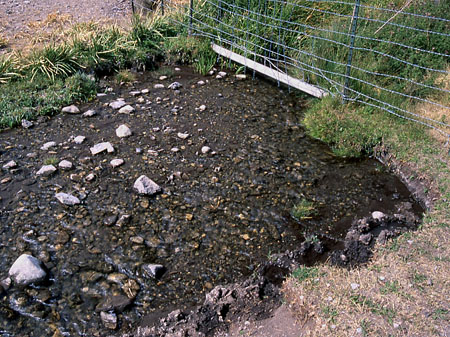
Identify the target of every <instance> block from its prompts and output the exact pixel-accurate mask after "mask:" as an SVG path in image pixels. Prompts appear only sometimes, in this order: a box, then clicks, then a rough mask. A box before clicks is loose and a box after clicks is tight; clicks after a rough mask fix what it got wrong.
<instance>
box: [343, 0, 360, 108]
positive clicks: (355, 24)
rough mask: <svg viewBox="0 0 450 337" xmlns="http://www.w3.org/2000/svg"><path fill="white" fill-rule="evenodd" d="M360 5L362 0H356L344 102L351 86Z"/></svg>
mask: <svg viewBox="0 0 450 337" xmlns="http://www.w3.org/2000/svg"><path fill="white" fill-rule="evenodd" d="M359 5H360V0H355V8H354V9H353V16H352V27H351V33H350V46H349V50H348V58H347V69H346V71H345V84H344V92H343V102H345V101H347V95H348V86H349V82H350V77H349V76H350V71H351V69H352V58H353V46H354V45H355V35H356V26H357V24H358V13H359Z"/></svg>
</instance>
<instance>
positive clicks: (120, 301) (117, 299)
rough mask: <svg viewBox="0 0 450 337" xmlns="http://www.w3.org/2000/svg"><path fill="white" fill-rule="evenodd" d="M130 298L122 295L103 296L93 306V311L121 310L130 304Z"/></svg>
mask: <svg viewBox="0 0 450 337" xmlns="http://www.w3.org/2000/svg"><path fill="white" fill-rule="evenodd" d="M131 302H132V300H131V299H129V298H128V297H126V296H123V295H110V296H106V297H105V298H103V299H102V300H101V301H100V303H99V304H98V305H97V306H96V307H95V311H97V312H99V311H110V310H114V311H115V312H122V311H123V310H124V309H125V308H126V307H127V306H129V305H130V304H131Z"/></svg>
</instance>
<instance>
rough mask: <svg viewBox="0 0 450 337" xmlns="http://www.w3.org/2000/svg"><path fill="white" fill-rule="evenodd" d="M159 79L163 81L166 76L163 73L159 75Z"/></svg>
mask: <svg viewBox="0 0 450 337" xmlns="http://www.w3.org/2000/svg"><path fill="white" fill-rule="evenodd" d="M159 80H160V81H164V80H167V76H165V75H163V76H159Z"/></svg>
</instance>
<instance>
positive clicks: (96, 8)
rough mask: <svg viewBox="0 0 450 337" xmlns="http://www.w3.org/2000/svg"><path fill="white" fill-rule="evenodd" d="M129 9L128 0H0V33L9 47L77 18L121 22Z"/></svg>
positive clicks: (63, 26)
mask: <svg viewBox="0 0 450 337" xmlns="http://www.w3.org/2000/svg"><path fill="white" fill-rule="evenodd" d="M130 12H131V5H130V1H129V0H103V1H90V0H41V1H37V0H11V1H0V34H1V35H3V36H4V37H6V38H7V40H8V41H9V43H8V46H10V47H21V46H23V45H24V44H26V43H29V42H30V39H31V40H33V38H34V39H36V36H38V35H39V34H40V33H46V32H47V33H48V32H49V31H51V30H53V29H56V28H59V27H62V28H67V27H68V26H70V25H72V24H74V23H77V22H87V21H92V20H93V21H108V22H121V21H122V20H123V19H124V18H126V17H127V16H128V14H129V13H130Z"/></svg>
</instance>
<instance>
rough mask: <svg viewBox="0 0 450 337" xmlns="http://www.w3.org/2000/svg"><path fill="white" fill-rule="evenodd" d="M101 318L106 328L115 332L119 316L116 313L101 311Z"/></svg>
mask: <svg viewBox="0 0 450 337" xmlns="http://www.w3.org/2000/svg"><path fill="white" fill-rule="evenodd" d="M100 318H101V320H102V322H103V325H104V326H105V327H106V328H108V329H111V330H115V329H116V328H117V315H116V314H115V313H108V312H104V311H101V312H100Z"/></svg>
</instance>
